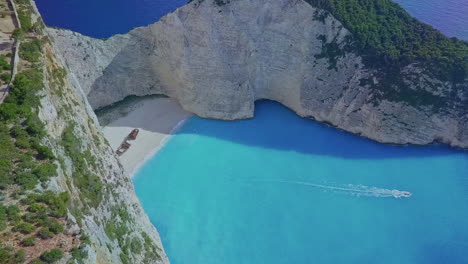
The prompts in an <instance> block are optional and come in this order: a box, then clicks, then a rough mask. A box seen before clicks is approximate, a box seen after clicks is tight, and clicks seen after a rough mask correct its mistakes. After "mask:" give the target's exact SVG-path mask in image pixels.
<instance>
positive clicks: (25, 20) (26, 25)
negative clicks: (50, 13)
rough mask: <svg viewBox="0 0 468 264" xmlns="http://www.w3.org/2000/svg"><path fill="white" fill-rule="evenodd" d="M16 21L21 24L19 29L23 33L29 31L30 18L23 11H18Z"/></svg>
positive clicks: (30, 25)
mask: <svg viewBox="0 0 468 264" xmlns="http://www.w3.org/2000/svg"><path fill="white" fill-rule="evenodd" d="M18 19H19V21H20V23H21V28H22V29H23V30H24V31H29V30H31V27H32V23H31V16H30V15H29V14H27V13H26V12H25V11H22V10H18Z"/></svg>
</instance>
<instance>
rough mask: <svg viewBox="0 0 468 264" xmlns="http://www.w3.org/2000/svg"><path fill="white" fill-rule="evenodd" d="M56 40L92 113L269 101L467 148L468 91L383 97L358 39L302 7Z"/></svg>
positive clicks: (271, 5)
mask: <svg viewBox="0 0 468 264" xmlns="http://www.w3.org/2000/svg"><path fill="white" fill-rule="evenodd" d="M49 33H50V35H51V37H52V39H53V41H54V43H55V46H56V47H57V51H58V52H59V53H60V54H61V55H62V57H63V58H64V60H65V64H66V65H67V66H68V68H69V70H70V72H71V73H72V74H73V75H74V77H75V78H76V80H77V81H78V83H79V84H80V86H81V89H82V90H83V91H84V92H85V93H86V94H87V97H88V100H89V102H90V104H91V106H92V107H93V108H99V107H102V106H106V105H109V104H112V103H114V102H117V101H119V100H122V99H123V98H125V97H126V96H128V95H148V94H164V95H167V96H170V97H172V98H174V99H176V100H177V101H178V102H179V103H180V104H181V105H182V106H183V108H184V109H186V110H188V111H190V112H193V113H195V114H197V115H199V116H202V117H207V118H215V119H225V120H233V119H243V118H251V117H252V116H253V115H254V102H255V101H256V100H259V99H270V100H274V101H277V102H280V103H282V104H284V105H286V106H287V107H289V108H291V109H293V110H294V111H295V112H296V113H297V114H298V115H300V116H303V117H307V118H313V119H316V120H318V121H322V122H326V123H329V124H331V125H333V126H336V127H338V128H341V129H344V130H346V131H349V132H352V133H355V134H359V135H362V136H365V137H368V138H371V139H374V140H377V141H380V142H384V143H396V144H407V143H411V144H428V143H432V142H443V143H447V144H450V145H451V146H456V147H462V148H467V147H468V110H467V109H468V107H467V105H468V103H467V100H468V95H467V93H465V94H462V93H460V94H458V95H457V96H458V100H457V103H454V104H449V105H445V106H443V107H442V108H441V109H437V110H434V107H432V106H430V105H417V104H416V105H415V104H411V103H409V102H408V101H407V100H398V99H389V98H386V97H382V96H380V97H378V96H377V94H376V93H375V90H374V88H373V87H374V85H375V84H377V83H379V82H380V81H381V80H380V79H379V76H380V75H379V70H377V69H369V68H367V67H366V66H365V65H364V64H363V62H362V61H363V60H362V58H361V57H360V56H359V55H358V54H356V53H354V52H353V51H352V49H350V48H349V47H348V45H349V43H351V42H352V41H353V36H352V34H350V32H349V31H348V30H347V29H346V28H344V27H343V25H342V24H341V23H340V22H339V21H338V20H336V19H335V18H333V17H332V16H330V15H325V14H324V13H323V11H322V10H319V9H315V8H313V7H312V6H310V5H309V4H308V3H306V2H304V1H303V0H233V1H230V2H229V3H228V2H226V3H224V2H223V1H221V0H217V1H213V0H194V1H192V2H190V3H189V4H187V5H185V6H184V7H182V8H179V9H177V10H176V11H175V12H174V13H171V14H169V15H167V16H165V17H163V18H162V19H161V20H160V21H158V22H157V23H155V24H153V25H150V26H148V27H142V28H137V29H134V30H132V31H131V32H129V33H128V34H125V35H116V36H114V37H112V38H110V39H107V40H97V39H92V38H88V37H85V36H82V35H79V34H77V33H73V32H70V31H65V30H56V29H49ZM404 70H405V71H407V72H410V73H414V74H413V75H412V76H414V78H411V79H408V80H405V82H407V85H408V87H410V89H413V90H417V89H425V90H427V92H428V93H429V94H430V95H431V96H434V97H435V98H436V99H437V98H441V97H443V96H444V94H445V93H446V92H447V91H450V90H451V86H450V85H449V84H448V83H444V82H441V81H438V80H434V78H433V77H432V76H430V75H428V74H426V73H425V72H424V69H419V68H418V65H410V66H408V67H407V68H406V69H404ZM428 84H429V85H428ZM460 85H462V86H467V87H468V81H467V82H465V83H464V84H460ZM429 87H436V88H429ZM467 90H468V89H465V91H467ZM462 91H463V89H462Z"/></svg>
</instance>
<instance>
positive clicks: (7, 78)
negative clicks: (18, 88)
mask: <svg viewBox="0 0 468 264" xmlns="http://www.w3.org/2000/svg"><path fill="white" fill-rule="evenodd" d="M0 79H2V81H4V82H5V83H9V82H10V80H11V74H9V73H2V74H0Z"/></svg>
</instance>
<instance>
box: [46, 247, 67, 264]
mask: <svg viewBox="0 0 468 264" xmlns="http://www.w3.org/2000/svg"><path fill="white" fill-rule="evenodd" d="M62 257H63V251H62V250H60V249H58V248H54V249H52V250H50V251H47V252H44V253H42V255H41V260H43V261H45V262H47V263H54V262H57V261H59V260H60V259H61V258H62Z"/></svg>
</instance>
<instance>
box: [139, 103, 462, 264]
mask: <svg viewBox="0 0 468 264" xmlns="http://www.w3.org/2000/svg"><path fill="white" fill-rule="evenodd" d="M134 184H135V188H136V192H137V194H138V197H139V198H140V199H141V202H142V204H143V207H144V209H145V211H146V212H147V214H148V215H149V217H150V219H151V221H152V222H153V224H154V225H155V226H156V227H157V228H158V230H159V232H160V234H161V238H162V241H163V244H164V247H165V250H166V252H167V254H168V256H169V259H170V260H171V263H173V264H185V263H191V264H198V263H200V264H201V263H205V264H211V263H212V264H219V263H223V264H231V263H232V264H234V263H246V264H249V263H252V264H253V263H274V264H283V263H467V262H468V255H466V249H467V248H468V225H467V224H466V221H467V219H468V154H467V153H466V152H464V151H458V150H452V149H448V148H445V147H436V146H431V147H415V146H408V147H401V146H388V145H382V144H378V143H375V142H372V141H369V140H366V139H363V138H359V137H356V136H353V135H351V134H348V133H345V132H340V131H338V130H336V129H333V128H329V127H327V126H324V125H321V124H318V123H316V122H313V121H311V120H306V119H302V118H300V117H298V116H296V115H295V114H294V113H293V112H291V111H290V110H288V109H286V108H285V107H283V106H281V105H279V104H277V103H274V102H270V101H261V102H258V103H257V104H256V113H255V118H254V119H253V120H243V121H235V122H223V121H216V120H206V119H201V118H198V117H193V118H191V119H190V120H188V121H187V123H186V125H185V126H184V127H183V128H182V129H181V130H180V131H179V132H178V133H177V134H176V135H175V136H174V137H172V138H171V140H170V141H169V142H168V143H167V144H166V146H165V147H164V148H163V149H162V150H161V151H160V152H159V153H158V154H156V155H155V156H154V157H153V158H152V159H151V160H149V161H148V162H147V163H146V164H145V165H144V166H143V167H142V168H141V170H140V171H139V172H138V173H137V175H136V176H135V178H134ZM392 190H397V191H409V192H411V193H412V194H413V195H412V196H411V197H409V198H403V197H401V198H396V197H398V196H396V197H395V196H394V193H395V192H392ZM397 193H398V192H397Z"/></svg>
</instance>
